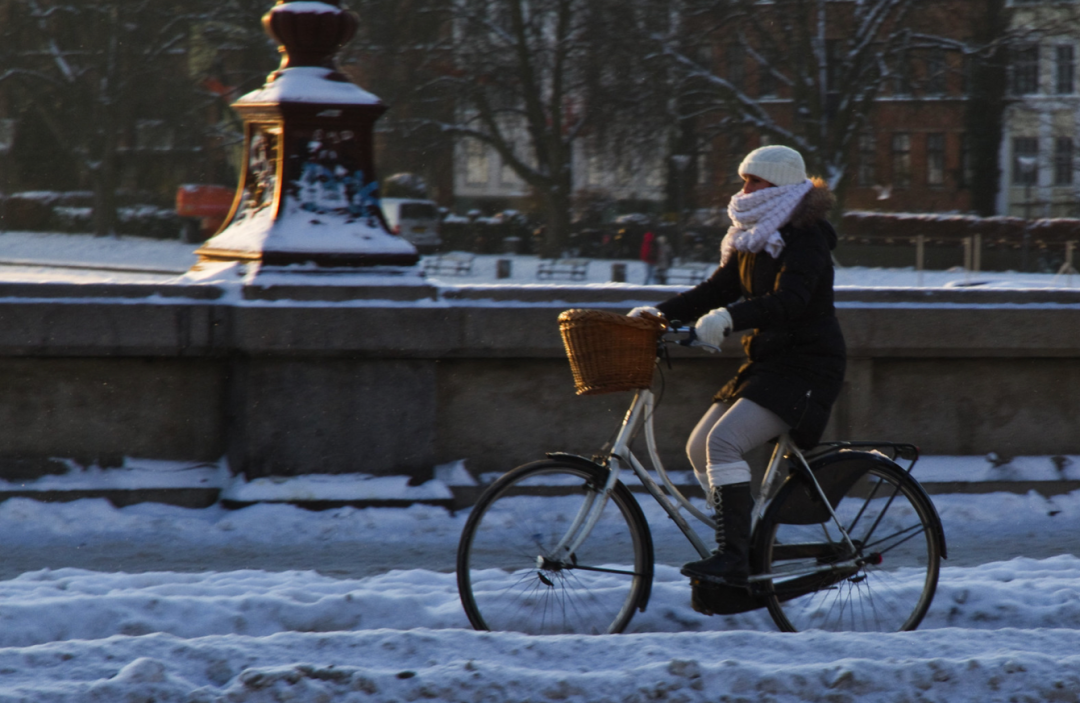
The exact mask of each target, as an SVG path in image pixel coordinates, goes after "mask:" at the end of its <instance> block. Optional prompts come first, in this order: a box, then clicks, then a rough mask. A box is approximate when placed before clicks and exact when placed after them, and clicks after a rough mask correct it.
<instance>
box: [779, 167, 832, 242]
mask: <svg viewBox="0 0 1080 703" xmlns="http://www.w3.org/2000/svg"><path fill="white" fill-rule="evenodd" d="M810 180H811V182H813V184H814V187H813V189H811V190H810V192H809V193H807V194H806V195H805V196H803V199H802V202H801V203H799V204H798V205H796V206H795V211H794V212H792V213H791V219H790V220H788V224H790V225H791V226H792V227H796V228H800V229H801V228H803V227H809V226H810V225H812V224H814V223H815V222H817V221H818V220H824V219H825V217H826V216H827V215H828V214H829V210H832V208H833V205H835V204H836V196H835V195H833V192H832V190H830V189H829V184H828V183H826V182H825V181H823V180H822V179H820V178H817V177H814V178H811V179H810Z"/></svg>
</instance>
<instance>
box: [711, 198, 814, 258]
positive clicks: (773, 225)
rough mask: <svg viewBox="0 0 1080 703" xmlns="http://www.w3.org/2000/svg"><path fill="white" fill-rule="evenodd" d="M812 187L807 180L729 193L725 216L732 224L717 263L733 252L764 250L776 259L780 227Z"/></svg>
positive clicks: (781, 244) (780, 247) (780, 241)
mask: <svg viewBox="0 0 1080 703" xmlns="http://www.w3.org/2000/svg"><path fill="white" fill-rule="evenodd" d="M813 187H814V184H813V183H812V182H811V181H810V179H807V180H805V181H803V182H802V183H795V184H793V185H789V186H773V187H772V188H764V189H762V190H759V191H757V192H755V193H743V192H742V191H739V192H738V193H736V194H735V195H733V196H731V202H730V203H729V204H728V216H729V217H730V218H731V227H730V228H729V229H728V231H727V234H726V235H725V236H724V241H723V242H721V243H720V265H721V266H723V265H724V264H726V263H727V262H728V260H729V259H730V258H731V256H732V254H734V253H735V252H736V251H747V252H753V253H754V254H757V253H758V252H760V251H762V250H765V251H767V252H768V253H769V256H771V257H772V258H774V259H775V258H776V257H778V256H780V252H781V251H783V250H784V238H783V237H782V236H781V235H780V228H781V227H783V226H784V225H786V224H787V223H788V220H790V219H791V214H792V213H793V212H795V208H796V207H797V206H798V205H799V203H801V202H802V199H803V198H804V197H805V196H806V194H807V193H809V192H810V190H811V189H812V188H813Z"/></svg>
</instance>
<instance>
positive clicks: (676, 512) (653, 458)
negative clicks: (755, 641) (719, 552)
mask: <svg viewBox="0 0 1080 703" xmlns="http://www.w3.org/2000/svg"><path fill="white" fill-rule="evenodd" d="M655 409H656V397H655V396H654V394H653V392H652V391H651V390H648V389H643V390H639V391H638V392H637V394H636V395H635V396H634V399H633V401H632V402H631V404H630V409H629V410H628V411H627V413H626V416H625V418H624V419H623V423H622V426H621V427H620V428H619V432H618V434H617V435H616V437H615V441H614V443H613V445H612V448H611V451H610V452H609V453H608V469H609V471H608V475H607V480H606V481H605V484H604V487H603V490H602V491H601V492H600V494H599V496H598V497H592V496H590V498H589V499H588V500H586V501H585V503H584V504H583V505H582V506H581V508H580V509H579V510H578V514H577V515H576V516H575V518H574V520H573V522H572V523H571V525H570V527H569V528H568V529H567V531H566V533H565V535H564V536H563V538H562V540H560V542H559V544H558V545H557V547H556V550H555V553H567V554H574V553H575V552H576V551H577V549H578V548H579V547H580V546H581V544H582V543H584V541H585V540H586V539H587V538H588V536H589V534H590V533H591V532H592V529H593V527H595V526H596V523H597V521H598V520H599V519H600V514H601V513H602V511H603V509H604V505H605V504H606V503H607V501H608V499H609V498H610V496H611V492H612V491H614V490H615V486H616V485H617V483H618V481H619V475H620V473H621V472H622V470H623V469H624V468H627V467H628V468H629V469H630V470H631V471H633V473H634V475H636V476H637V477H638V480H640V481H641V483H642V485H643V486H644V487H645V490H646V491H648V492H649V494H650V495H651V496H652V497H653V498H654V499H655V500H656V501H657V502H658V503H659V504H660V506H661V507H662V508H663V509H664V512H666V513H667V514H668V516H669V517H670V518H671V519H672V521H673V522H674V523H675V524H676V525H677V526H678V528H679V530H680V531H681V532H682V533H683V534H684V535H685V536H686V538H687V539H688V540H689V541H690V543H691V544H692V545H693V546H694V548H695V549H696V550H697V551H698V553H699V554H700V555H701V557H702V558H705V557H707V556H709V554H710V553H711V549H710V548H709V546H708V545H706V544H705V542H704V541H703V540H702V539H701V537H700V536H699V535H698V533H697V532H696V531H695V530H694V529H693V527H691V526H690V523H689V522H688V521H687V519H686V517H685V516H684V515H683V514H682V513H681V512H680V509H685V510H686V511H687V512H688V513H690V514H691V515H693V516H694V517H695V518H697V519H698V520H699V521H701V522H702V523H704V524H705V525H706V526H707V527H709V528H710V529H713V528H714V527H715V523H714V522H713V520H712V518H711V517H709V516H708V515H706V514H705V513H703V512H702V511H701V510H699V509H698V508H697V507H696V506H694V505H693V504H692V503H691V502H690V500H689V499H688V498H687V497H686V496H685V495H683V493H682V492H681V491H680V490H679V489H678V488H677V487H676V486H675V484H674V483H673V482H672V481H671V478H670V477H669V476H668V473H667V470H666V469H665V468H664V465H663V462H661V461H660V455H659V453H658V452H657V450H656V434H655V431H654V428H653V421H652V419H653V413H654V412H655ZM642 426H643V427H644V430H645V444H646V446H647V448H648V454H649V460H650V462H651V463H652V466H653V469H654V470H655V471H656V474H657V476H658V477H659V478H660V483H661V484H662V486H663V488H661V485H658V484H657V482H656V481H655V480H654V479H653V477H652V476H651V475H650V473H649V471H648V469H646V468H645V466H644V465H643V464H642V463H641V461H640V460H639V459H638V458H637V456H636V455H635V454H634V453H633V451H632V450H631V449H630V444H631V443H632V442H633V440H634V438H635V437H636V436H637V434H638V432H639V430H640V429H641V428H642ZM785 457H790V458H792V459H793V460H794V461H793V466H794V467H795V468H796V470H799V471H800V472H802V473H804V474H805V475H806V476H807V477H808V478H809V479H810V481H811V482H812V485H813V486H814V487H815V489H816V490H817V492H818V494H819V495H820V496H821V498H822V500H823V501H824V503H825V505H826V506H828V509H829V513H830V515H831V516H832V519H833V522H834V524H835V525H836V526H837V528H838V529H839V530H840V533H841V535H842V537H843V539H844V541H845V542H846V543H847V546H848V547H849V548H850V549H851V550H852V552H854V551H855V547H854V545H853V544H852V542H851V538H850V536H849V535H848V534H847V530H846V529H844V526H843V525H842V524H841V523H840V520H839V519H838V518H837V516H836V513H835V512H833V509H832V505H831V504H830V502H829V500H828V499H827V497H826V496H825V492H824V491H823V490H822V488H821V486H820V484H819V483H818V481H817V478H816V477H815V476H814V473H813V471H811V470H810V466H809V464H808V463H807V461H806V458H805V457H804V456H803V454H802V453H801V452H800V451H799V450H798V448H797V447H796V446H795V445H794V444H793V443H792V442H791V440H790V438H788V436H787V434H784V435H782V436H781V437H780V438H779V440H778V441H777V443H776V447H775V449H774V450H773V453H772V458H771V459H770V460H769V465H768V468H767V469H766V470H765V476H764V478H763V480H762V486H761V493H760V495H759V497H758V499H757V500H756V502H755V504H754V509H753V512H752V514H751V515H752V517H751V520H752V522H751V530H753V528H754V527H756V526H757V523H758V521H759V520H760V519H761V516H762V515H763V514H764V511H765V507H766V505H767V504H768V500H769V499H770V498H771V496H772V495H773V493H774V491H775V490H776V489H777V488H778V487H779V486H778V484H777V482H778V480H779V477H780V473H781V472H780V463H781V461H783V459H784V458H785ZM665 491H666V493H665ZM843 566H846V565H845V564H834V565H832V566H830V567H824V568H823V569H822V570H830V569H833V568H837V567H843ZM789 576H790V574H789ZM750 578H751V581H755V580H765V579H768V578H770V576H768V575H766V576H758V577H754V576H751V577H750Z"/></svg>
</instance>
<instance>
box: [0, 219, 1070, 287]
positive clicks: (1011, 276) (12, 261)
mask: <svg viewBox="0 0 1080 703" xmlns="http://www.w3.org/2000/svg"><path fill="white" fill-rule="evenodd" d="M195 249H196V245H194V244H184V243H182V242H178V241H163V240H152V239H142V238H139V237H117V238H109V237H92V236H90V235H82V234H60V233H44V232H0V280H2V281H57V280H61V281H71V282H96V281H165V280H170V279H173V278H175V277H176V276H177V275H179V274H182V273H183V272H185V271H187V269H189V268H190V267H191V266H192V265H193V264H194V263H195V261H196V257H195V255H194V253H193V252H194V250H195ZM499 259H510V260H511V266H510V271H511V276H510V278H506V279H499V278H497V276H496V272H497V268H496V266H497V264H496V262H497V261H498V260H499ZM35 262H37V263H41V262H49V263H53V264H61V265H67V266H69V268H53V267H44V266H35V265H34V263H35ZM615 263H622V264H625V265H626V280H627V282H628V283H633V284H640V283H642V282H644V280H645V266H644V264H642V263H641V262H640V261H636V260H625V261H612V260H607V259H596V260H594V261H592V263H591V264H590V265H589V268H588V276H587V278H586V279H585V281H583V282H585V283H607V282H609V281H611V277H612V264H615ZM538 265H539V259H538V258H537V257H535V256H506V255H483V256H477V257H476V259H475V260H474V263H473V267H472V272H471V273H470V274H469V275H463V276H432V277H431V280H433V281H435V282H438V283H442V284H446V285H468V284H491V283H514V284H536V283H539V282H540V281H538V279H537V276H536V270H537V267H538ZM93 266H102V267H106V268H103V269H99V270H94V269H93V268H92V267H93ZM87 267H90V268H87ZM555 282H556V283H558V282H565V281H562V280H560V281H555ZM545 283H550V281H545ZM836 285H837V286H859V287H928V288H932V287H954V286H970V285H979V286H982V287H991V288H1071V287H1080V275H1073V276H1067V275H1063V276H1056V275H1052V274H1018V273H1016V272H1009V271H993V272H981V273H970V272H966V271H962V270H949V271H923V272H918V271H915V270H914V269H913V268H907V269H874V268H863V267H845V268H841V269H839V270H838V271H837V276H836Z"/></svg>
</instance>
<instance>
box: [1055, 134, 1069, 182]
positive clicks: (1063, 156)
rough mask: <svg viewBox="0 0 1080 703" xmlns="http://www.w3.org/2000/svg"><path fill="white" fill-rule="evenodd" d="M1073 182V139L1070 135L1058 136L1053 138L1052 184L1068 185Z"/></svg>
mask: <svg viewBox="0 0 1080 703" xmlns="http://www.w3.org/2000/svg"><path fill="white" fill-rule="evenodd" d="M1072 182H1073V140H1072V137H1058V138H1057V139H1055V140H1054V185H1056V186H1070V185H1072Z"/></svg>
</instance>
